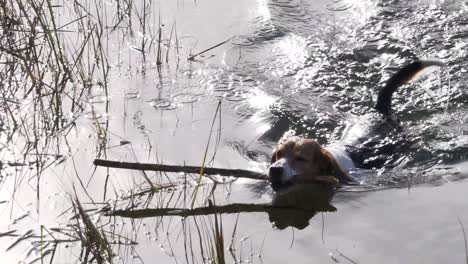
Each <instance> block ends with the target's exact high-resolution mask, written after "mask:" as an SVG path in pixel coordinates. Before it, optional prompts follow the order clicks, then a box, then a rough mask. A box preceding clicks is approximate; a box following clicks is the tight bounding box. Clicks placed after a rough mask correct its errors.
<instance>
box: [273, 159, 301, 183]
mask: <svg viewBox="0 0 468 264" xmlns="http://www.w3.org/2000/svg"><path fill="white" fill-rule="evenodd" d="M296 174H297V173H296V171H294V169H292V168H291V167H290V166H289V162H288V160H287V159H285V158H281V159H279V160H277V161H276V162H274V163H273V164H271V165H270V167H269V168H268V178H269V180H270V183H271V184H272V186H273V187H274V186H279V185H283V184H286V183H288V182H291V180H292V179H293V178H294V176H295V175H296Z"/></svg>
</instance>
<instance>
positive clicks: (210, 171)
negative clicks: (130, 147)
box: [94, 159, 267, 180]
mask: <svg viewBox="0 0 468 264" xmlns="http://www.w3.org/2000/svg"><path fill="white" fill-rule="evenodd" d="M94 165H96V166H101V167H108V168H119V169H129V170H147V171H165V172H184V173H193V174H199V173H200V170H201V167H196V166H178V165H163V164H154V163H138V162H122V161H113V160H103V159H95V160H94ZM203 172H204V174H206V175H220V176H231V177H236V178H247V179H254V180H267V176H266V175H265V174H263V173H259V172H255V171H250V170H238V169H221V168H204V169H203Z"/></svg>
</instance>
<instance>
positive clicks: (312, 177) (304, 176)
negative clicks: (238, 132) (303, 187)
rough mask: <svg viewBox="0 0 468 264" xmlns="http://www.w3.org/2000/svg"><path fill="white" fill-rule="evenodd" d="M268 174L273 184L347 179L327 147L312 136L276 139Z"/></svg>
mask: <svg viewBox="0 0 468 264" xmlns="http://www.w3.org/2000/svg"><path fill="white" fill-rule="evenodd" d="M268 177H269V179H270V182H271V183H272V185H273V187H275V186H280V185H284V184H288V183H292V182H308V181H310V182H312V181H316V180H319V179H325V178H327V177H329V178H333V177H334V178H336V179H338V180H340V181H346V179H350V177H349V176H348V175H347V173H346V172H344V170H343V169H342V168H341V167H340V165H339V164H338V163H337V161H336V160H335V158H334V157H333V156H332V155H331V153H330V152H329V151H327V150H326V149H325V148H323V147H322V146H321V145H320V144H319V143H318V142H317V141H315V140H313V139H305V138H300V137H290V138H288V139H287V140H285V141H283V142H280V144H279V145H278V147H277V148H276V150H275V152H274V153H273V156H272V158H271V164H270V167H269V168H268ZM319 181H320V180H319Z"/></svg>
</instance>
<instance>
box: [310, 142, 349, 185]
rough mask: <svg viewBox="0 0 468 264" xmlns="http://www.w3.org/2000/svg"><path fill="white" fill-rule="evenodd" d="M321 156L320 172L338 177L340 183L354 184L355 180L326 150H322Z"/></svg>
mask: <svg viewBox="0 0 468 264" xmlns="http://www.w3.org/2000/svg"><path fill="white" fill-rule="evenodd" d="M319 156H320V162H319V163H318V164H320V165H319V166H320V169H321V170H320V171H321V172H323V173H324V175H326V176H334V177H336V178H337V179H338V180H339V181H340V183H349V182H353V181H354V179H353V178H352V177H351V176H349V175H348V173H346V172H345V170H344V169H343V168H342V167H341V166H340V164H338V161H336V159H335V157H333V155H332V154H331V153H330V152H329V151H328V150H326V149H322V153H321V155H319Z"/></svg>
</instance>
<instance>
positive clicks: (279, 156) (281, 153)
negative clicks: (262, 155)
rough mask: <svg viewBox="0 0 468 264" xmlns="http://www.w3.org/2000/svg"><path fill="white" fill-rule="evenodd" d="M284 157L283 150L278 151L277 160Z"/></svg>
mask: <svg viewBox="0 0 468 264" xmlns="http://www.w3.org/2000/svg"><path fill="white" fill-rule="evenodd" d="M282 156H283V152H281V150H278V151H276V158H277V159H280V158H281V157H282Z"/></svg>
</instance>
